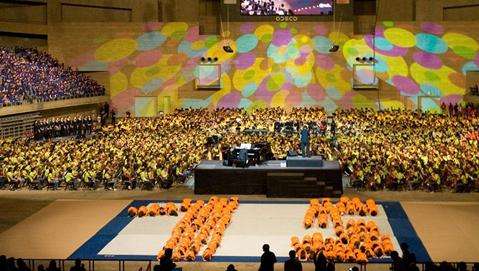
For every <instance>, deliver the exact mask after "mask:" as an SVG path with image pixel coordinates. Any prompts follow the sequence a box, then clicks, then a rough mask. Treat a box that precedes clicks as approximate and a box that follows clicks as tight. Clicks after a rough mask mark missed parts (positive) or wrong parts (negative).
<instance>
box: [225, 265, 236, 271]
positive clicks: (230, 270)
mask: <svg viewBox="0 0 479 271" xmlns="http://www.w3.org/2000/svg"><path fill="white" fill-rule="evenodd" d="M226 271H238V270H236V268H235V266H234V265H233V264H229V265H228V267H226Z"/></svg>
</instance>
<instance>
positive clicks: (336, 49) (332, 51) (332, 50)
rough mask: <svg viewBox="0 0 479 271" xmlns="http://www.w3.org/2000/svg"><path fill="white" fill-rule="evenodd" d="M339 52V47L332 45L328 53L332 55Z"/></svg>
mask: <svg viewBox="0 0 479 271" xmlns="http://www.w3.org/2000/svg"><path fill="white" fill-rule="evenodd" d="M338 50H339V45H336V44H335V45H333V47H331V49H329V52H330V53H334V52H337V51H338Z"/></svg>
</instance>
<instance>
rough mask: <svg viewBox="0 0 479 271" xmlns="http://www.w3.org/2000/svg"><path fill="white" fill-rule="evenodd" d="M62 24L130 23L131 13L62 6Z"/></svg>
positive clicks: (91, 7)
mask: <svg viewBox="0 0 479 271" xmlns="http://www.w3.org/2000/svg"><path fill="white" fill-rule="evenodd" d="M61 9H62V10H61V14H62V22H130V21H131V20H132V11H131V9H127V8H112V7H98V6H88V5H72V4H62V6H61Z"/></svg>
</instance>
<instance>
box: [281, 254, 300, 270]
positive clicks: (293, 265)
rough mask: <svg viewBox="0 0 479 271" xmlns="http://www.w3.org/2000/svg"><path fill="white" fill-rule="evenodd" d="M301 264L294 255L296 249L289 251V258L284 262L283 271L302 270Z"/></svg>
mask: <svg viewBox="0 0 479 271" xmlns="http://www.w3.org/2000/svg"><path fill="white" fill-rule="evenodd" d="M302 270H303V266H302V264H301V262H300V261H299V260H298V258H297V257H296V251H294V250H290V251H289V259H288V260H286V261H285V262H284V271H302Z"/></svg>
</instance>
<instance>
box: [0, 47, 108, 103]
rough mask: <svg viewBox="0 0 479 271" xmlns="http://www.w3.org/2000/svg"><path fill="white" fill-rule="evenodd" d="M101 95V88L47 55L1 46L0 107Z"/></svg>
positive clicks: (33, 50) (102, 91) (102, 93)
mask: <svg viewBox="0 0 479 271" xmlns="http://www.w3.org/2000/svg"><path fill="white" fill-rule="evenodd" d="M101 95H105V88H104V87H103V86H101V85H100V84H98V83H97V82H96V81H95V80H93V79H91V78H89V77H87V76H85V75H83V74H81V73H79V72H78V71H75V70H73V69H72V68H71V67H67V66H65V65H64V64H62V63H60V62H58V60H56V59H55V58H54V57H52V56H51V55H50V54H48V53H47V52H42V51H39V50H36V49H32V48H23V47H14V48H8V47H0V107H2V106H11V105H19V104H23V103H31V102H35V101H36V102H48V101H55V100H62V99H71V98H81V97H94V96H101Z"/></svg>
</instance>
